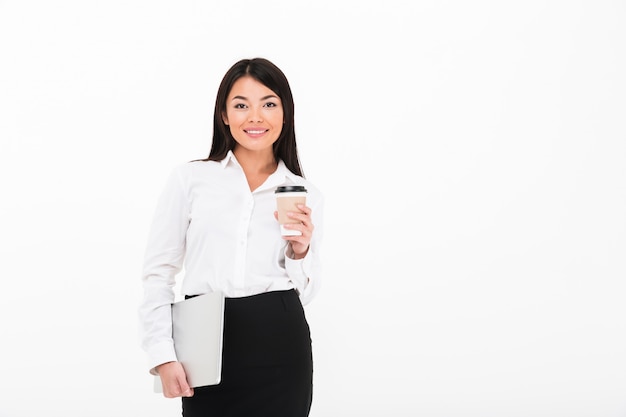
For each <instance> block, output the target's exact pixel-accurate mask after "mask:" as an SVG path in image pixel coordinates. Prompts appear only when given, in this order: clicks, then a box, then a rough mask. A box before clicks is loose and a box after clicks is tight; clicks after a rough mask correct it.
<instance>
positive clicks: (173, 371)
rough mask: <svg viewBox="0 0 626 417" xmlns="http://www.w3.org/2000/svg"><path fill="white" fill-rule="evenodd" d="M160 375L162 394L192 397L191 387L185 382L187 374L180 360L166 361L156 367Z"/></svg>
mask: <svg viewBox="0 0 626 417" xmlns="http://www.w3.org/2000/svg"><path fill="white" fill-rule="evenodd" d="M157 372H158V373H159V376H160V377H161V384H162V386H163V395H164V396H165V397H166V398H175V397H193V388H191V387H190V386H189V383H188V382H187V375H186V374H185V370H184V369H183V365H182V364H181V363H180V362H167V363H164V364H161V365H159V366H158V367H157Z"/></svg>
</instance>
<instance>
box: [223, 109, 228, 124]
mask: <svg viewBox="0 0 626 417" xmlns="http://www.w3.org/2000/svg"><path fill="white" fill-rule="evenodd" d="M222 121H223V122H224V124H225V125H226V126H228V117H227V116H226V112H222Z"/></svg>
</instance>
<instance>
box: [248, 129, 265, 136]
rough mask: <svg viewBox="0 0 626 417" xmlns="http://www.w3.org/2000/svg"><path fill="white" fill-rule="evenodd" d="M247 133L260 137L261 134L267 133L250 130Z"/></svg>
mask: <svg viewBox="0 0 626 417" xmlns="http://www.w3.org/2000/svg"><path fill="white" fill-rule="evenodd" d="M247 132H248V133H250V134H252V135H260V134H261V133H265V130H248V131H247Z"/></svg>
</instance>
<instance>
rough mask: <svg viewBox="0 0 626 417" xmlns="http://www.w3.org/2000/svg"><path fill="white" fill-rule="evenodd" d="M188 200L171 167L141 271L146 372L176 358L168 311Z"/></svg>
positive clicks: (179, 261)
mask: <svg viewBox="0 0 626 417" xmlns="http://www.w3.org/2000/svg"><path fill="white" fill-rule="evenodd" d="M188 226H189V202H188V198H187V192H186V188H185V187H184V183H183V179H182V176H181V172H180V170H174V171H173V172H172V173H171V174H170V177H169V179H168V181H167V183H166V185H165V188H164V190H163V191H162V193H161V196H160V198H159V200H158V202H157V207H156V210H155V213H154V217H153V220H152V226H151V229H150V233H149V236H148V243H147V246H146V251H145V255H144V264H143V270H142V284H143V293H144V295H143V300H142V302H141V304H140V307H139V311H138V313H139V329H140V339H141V347H142V348H143V349H144V350H145V351H146V353H147V354H148V361H149V366H150V373H152V374H156V371H155V369H154V368H155V367H156V366H158V365H160V364H162V363H165V362H170V361H175V360H176V353H175V351H174V343H173V340H172V316H171V314H172V310H171V304H172V303H173V302H174V298H175V296H174V289H173V287H174V285H175V284H176V274H178V272H180V270H181V269H182V265H183V260H184V256H185V240H186V234H187V228H188Z"/></svg>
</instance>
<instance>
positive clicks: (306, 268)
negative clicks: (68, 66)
mask: <svg viewBox="0 0 626 417" xmlns="http://www.w3.org/2000/svg"><path fill="white" fill-rule="evenodd" d="M313 258H314V255H313V254H312V253H311V249H310V248H309V251H308V252H307V254H306V255H305V256H304V258H302V259H292V258H290V257H288V256H287V255H286V254H285V270H286V271H287V276H288V277H289V279H290V280H291V282H292V283H293V284H294V285H295V287H296V290H297V291H298V294H299V295H300V298H301V299H302V302H303V304H306V303H307V302H308V301H309V300H310V299H311V298H312V296H313V295H314V294H313V287H314V285H313V282H312V278H313V276H312V274H311V269H312V268H311V266H312V262H313Z"/></svg>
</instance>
